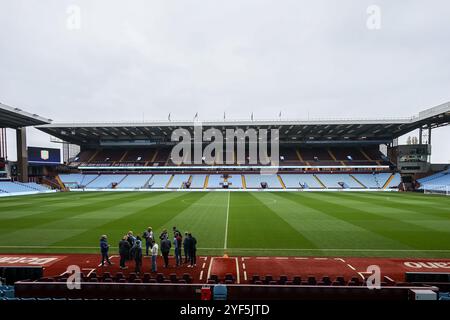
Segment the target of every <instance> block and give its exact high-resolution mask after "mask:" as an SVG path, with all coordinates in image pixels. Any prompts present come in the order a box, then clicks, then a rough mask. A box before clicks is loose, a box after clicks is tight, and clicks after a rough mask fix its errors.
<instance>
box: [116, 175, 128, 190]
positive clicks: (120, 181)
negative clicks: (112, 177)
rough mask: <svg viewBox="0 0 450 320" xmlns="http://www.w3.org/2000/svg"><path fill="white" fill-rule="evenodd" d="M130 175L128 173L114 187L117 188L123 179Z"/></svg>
mask: <svg viewBox="0 0 450 320" xmlns="http://www.w3.org/2000/svg"><path fill="white" fill-rule="evenodd" d="M127 177H128V175H127V174H126V175H125V176H124V177H123V178H122V179H121V180H120V181H119V182H118V183H117V184H116V185H115V186H114V187H113V189H116V188H117V186H118V185H120V184H121V183H122V181H123V180H125V179H126V178H127Z"/></svg>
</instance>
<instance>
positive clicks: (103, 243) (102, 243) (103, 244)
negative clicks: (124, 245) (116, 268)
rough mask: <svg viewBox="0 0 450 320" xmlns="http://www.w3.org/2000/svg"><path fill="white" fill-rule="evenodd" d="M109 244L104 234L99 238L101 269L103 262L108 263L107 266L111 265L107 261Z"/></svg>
mask: <svg viewBox="0 0 450 320" xmlns="http://www.w3.org/2000/svg"><path fill="white" fill-rule="evenodd" d="M108 251H109V244H108V240H107V236H106V235H105V234H104V235H102V237H101V238H100V252H101V253H102V267H103V266H104V265H105V260H106V262H108V265H112V263H111V261H109V256H108Z"/></svg>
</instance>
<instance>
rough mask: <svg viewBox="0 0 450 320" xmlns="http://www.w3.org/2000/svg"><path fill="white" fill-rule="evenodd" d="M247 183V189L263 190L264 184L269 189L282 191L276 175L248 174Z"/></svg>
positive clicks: (246, 176)
mask: <svg viewBox="0 0 450 320" xmlns="http://www.w3.org/2000/svg"><path fill="white" fill-rule="evenodd" d="M244 177H245V183H246V187H247V189H261V188H262V186H263V185H264V184H267V185H266V187H263V188H268V189H281V188H282V185H281V183H280V180H279V179H278V176H277V175H275V174H246V175H244Z"/></svg>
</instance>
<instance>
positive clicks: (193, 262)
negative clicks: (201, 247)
mask: <svg viewBox="0 0 450 320" xmlns="http://www.w3.org/2000/svg"><path fill="white" fill-rule="evenodd" d="M188 237H189V239H190V245H189V261H190V265H189V266H188V267H196V266H197V239H195V237H193V236H192V234H191V233H189V234H188Z"/></svg>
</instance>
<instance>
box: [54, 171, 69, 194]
mask: <svg viewBox="0 0 450 320" xmlns="http://www.w3.org/2000/svg"><path fill="white" fill-rule="evenodd" d="M55 179H56V182H58V184H59V186H60V187H61V190H63V191H68V188H67V187H66V185H65V184H64V183H63V182H62V180H61V178H60V177H59V175H57V176H56V177H55Z"/></svg>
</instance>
